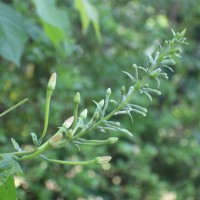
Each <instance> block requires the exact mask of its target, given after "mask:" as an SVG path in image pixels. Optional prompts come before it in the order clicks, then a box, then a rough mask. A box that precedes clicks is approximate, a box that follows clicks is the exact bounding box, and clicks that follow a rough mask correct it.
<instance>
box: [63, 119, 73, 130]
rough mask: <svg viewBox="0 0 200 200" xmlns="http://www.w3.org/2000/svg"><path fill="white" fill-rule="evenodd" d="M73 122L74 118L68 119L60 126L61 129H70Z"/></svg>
mask: <svg viewBox="0 0 200 200" xmlns="http://www.w3.org/2000/svg"><path fill="white" fill-rule="evenodd" d="M73 121H74V117H73V116H72V117H70V118H68V119H67V120H66V121H65V122H64V123H63V124H62V127H64V128H65V129H68V128H70V126H71V125H72V123H73Z"/></svg>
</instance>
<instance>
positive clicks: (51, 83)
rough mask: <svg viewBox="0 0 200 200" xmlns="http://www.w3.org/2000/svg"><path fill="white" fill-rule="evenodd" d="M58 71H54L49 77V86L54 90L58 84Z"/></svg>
mask: <svg viewBox="0 0 200 200" xmlns="http://www.w3.org/2000/svg"><path fill="white" fill-rule="evenodd" d="M56 77H57V75H56V73H55V72H54V73H53V74H52V75H51V77H50V79H49V83H48V88H49V89H51V90H54V89H55V86H56Z"/></svg>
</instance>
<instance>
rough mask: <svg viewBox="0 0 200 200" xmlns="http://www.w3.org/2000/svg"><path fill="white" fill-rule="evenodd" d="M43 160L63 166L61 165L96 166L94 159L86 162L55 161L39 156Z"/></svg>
mask: <svg viewBox="0 0 200 200" xmlns="http://www.w3.org/2000/svg"><path fill="white" fill-rule="evenodd" d="M41 157H42V158H43V159H45V160H47V161H49V162H53V163H58V164H63V165H90V164H96V159H92V160H88V161H63V160H55V159H48V158H46V157H44V156H41Z"/></svg>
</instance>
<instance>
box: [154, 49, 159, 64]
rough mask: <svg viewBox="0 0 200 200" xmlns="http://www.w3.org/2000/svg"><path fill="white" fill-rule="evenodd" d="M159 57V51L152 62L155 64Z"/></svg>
mask: <svg viewBox="0 0 200 200" xmlns="http://www.w3.org/2000/svg"><path fill="white" fill-rule="evenodd" d="M159 55H160V53H159V51H157V52H156V54H155V58H154V62H157V60H158V58H159Z"/></svg>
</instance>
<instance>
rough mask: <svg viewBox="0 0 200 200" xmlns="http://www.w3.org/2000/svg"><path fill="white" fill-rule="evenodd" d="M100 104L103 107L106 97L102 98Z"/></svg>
mask: <svg viewBox="0 0 200 200" xmlns="http://www.w3.org/2000/svg"><path fill="white" fill-rule="evenodd" d="M99 105H100V107H101V108H102V107H103V106H104V99H102V100H101V101H100V102H99Z"/></svg>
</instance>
